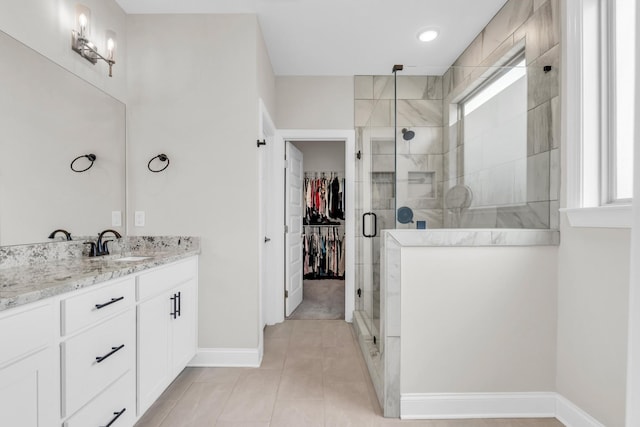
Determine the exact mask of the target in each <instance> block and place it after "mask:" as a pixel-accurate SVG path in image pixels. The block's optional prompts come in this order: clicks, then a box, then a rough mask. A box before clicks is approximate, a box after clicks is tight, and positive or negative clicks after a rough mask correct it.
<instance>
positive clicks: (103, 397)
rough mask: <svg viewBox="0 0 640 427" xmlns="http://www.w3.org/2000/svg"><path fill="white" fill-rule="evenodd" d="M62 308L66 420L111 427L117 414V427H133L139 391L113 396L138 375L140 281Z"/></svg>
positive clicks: (77, 298) (111, 285) (83, 296)
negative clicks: (137, 296)
mask: <svg viewBox="0 0 640 427" xmlns="http://www.w3.org/2000/svg"><path fill="white" fill-rule="evenodd" d="M60 307H61V320H62V322H61V327H62V334H63V335H62V342H61V343H60V351H61V367H62V372H61V373H62V376H61V378H62V383H61V385H62V416H63V417H69V416H70V418H69V419H68V420H67V421H66V422H65V426H68V427H71V426H74V425H78V426H79V425H83V423H84V421H82V420H88V419H92V418H87V417H94V418H93V419H94V420H95V421H96V422H98V424H97V425H107V424H108V423H109V422H110V421H111V420H112V419H115V417H116V414H120V415H119V416H118V418H117V419H116V421H114V422H113V423H112V425H113V426H114V427H116V426H117V427H120V426H123V427H124V426H130V425H132V421H133V420H134V418H135V393H134V388H132V390H131V392H130V393H125V392H122V391H119V392H114V391H113V390H114V389H115V390H118V389H122V388H123V386H122V385H120V386H118V385H114V384H115V383H119V384H123V383H127V382H130V380H127V378H131V377H134V375H135V363H136V352H135V347H136V337H135V334H136V315H135V277H126V278H123V279H117V280H112V281H109V282H107V283H105V284H103V285H100V286H99V287H97V288H95V289H88V290H86V291H81V292H80V293H78V294H74V295H73V296H70V297H68V298H63V299H62V301H61V303H60ZM125 377H126V378H125ZM85 405H86V407H85ZM98 408H99V409H98ZM123 409H124V412H122V410H123ZM127 411H128V412H127ZM121 412H122V413H121ZM127 420H129V421H128V422H127ZM85 425H88V424H85Z"/></svg>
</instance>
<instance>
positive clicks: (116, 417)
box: [100, 408, 127, 427]
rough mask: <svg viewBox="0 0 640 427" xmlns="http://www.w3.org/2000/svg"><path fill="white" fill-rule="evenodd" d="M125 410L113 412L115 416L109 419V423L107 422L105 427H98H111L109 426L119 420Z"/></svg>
mask: <svg viewBox="0 0 640 427" xmlns="http://www.w3.org/2000/svg"><path fill="white" fill-rule="evenodd" d="M126 410H127V408H122V411H120V412H114V413H113V415H115V416H114V417H113V418H111V421H109V424H107V425H105V426H100V427H111V424H113V423H115V422H116V420H117V419H118V418H120V415H122V414H124V411H126Z"/></svg>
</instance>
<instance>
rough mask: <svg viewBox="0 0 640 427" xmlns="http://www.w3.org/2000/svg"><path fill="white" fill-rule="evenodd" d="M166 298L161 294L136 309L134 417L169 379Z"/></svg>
mask: <svg viewBox="0 0 640 427" xmlns="http://www.w3.org/2000/svg"><path fill="white" fill-rule="evenodd" d="M170 296H171V295H169V294H166V293H163V294H160V295H158V296H157V297H155V298H152V299H150V300H148V301H145V302H143V303H141V304H140V305H139V306H138V415H142V414H143V413H144V411H146V410H147V408H149V406H151V404H152V403H153V402H154V401H155V400H156V399H157V398H158V396H160V394H161V393H162V391H163V390H164V389H165V387H166V386H167V385H169V383H170V381H171V379H172V378H170V377H169V375H170V374H171V362H170V360H171V359H170V354H171V353H170V347H169V343H170V331H169V326H170V324H169V322H170V320H172V316H171V313H172V311H173V302H172V301H171V300H170V299H169V298H170Z"/></svg>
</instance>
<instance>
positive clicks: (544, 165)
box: [527, 151, 550, 202]
mask: <svg viewBox="0 0 640 427" xmlns="http://www.w3.org/2000/svg"><path fill="white" fill-rule="evenodd" d="M549 160H550V159H549V152H548V151H546V152H544V153H540V154H536V155H535V156H530V157H528V158H527V201H529V202H539V201H547V200H549Z"/></svg>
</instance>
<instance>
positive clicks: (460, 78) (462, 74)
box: [452, 32, 484, 88]
mask: <svg viewBox="0 0 640 427" xmlns="http://www.w3.org/2000/svg"><path fill="white" fill-rule="evenodd" d="M483 37H484V32H481V33H480V34H478V36H477V37H476V38H475V39H474V40H473V41H472V42H471V43H470V44H469V46H467V48H466V49H465V51H464V52H463V53H462V55H460V57H458V59H457V60H456V62H455V63H454V64H453V67H452V68H453V87H454V88H457V87H458V86H459V85H460V84H461V83H462V82H464V81H465V79H466V78H467V77H468V76H469V75H470V74H471V73H472V72H473V71H474V68H475V67H476V66H477V65H479V64H480V63H481V62H482V50H483V45H484V43H483Z"/></svg>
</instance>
